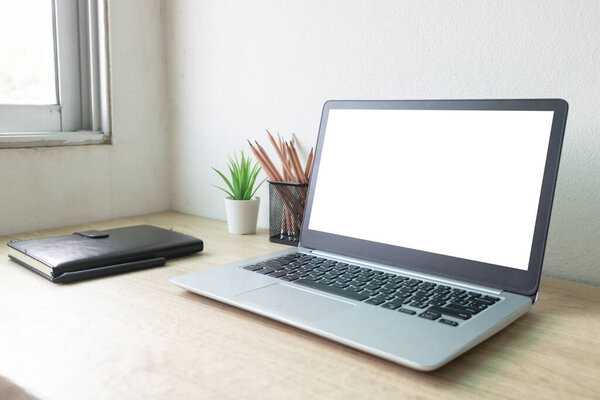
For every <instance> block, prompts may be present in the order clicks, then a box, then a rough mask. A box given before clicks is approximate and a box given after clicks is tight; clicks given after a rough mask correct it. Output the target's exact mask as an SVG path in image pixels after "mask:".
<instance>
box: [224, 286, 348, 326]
mask: <svg viewBox="0 0 600 400" xmlns="http://www.w3.org/2000/svg"><path fill="white" fill-rule="evenodd" d="M236 297H237V298H238V299H239V300H242V301H244V302H247V303H251V304H253V305H256V306H259V307H260V308H261V309H262V310H264V311H270V312H272V313H274V314H277V315H280V316H289V317H292V318H294V319H297V318H300V319H302V320H307V321H317V320H320V319H322V318H328V317H331V316H332V315H334V314H338V313H340V312H342V311H345V310H348V309H350V308H353V307H354V306H355V304H354V303H351V302H347V301H343V300H338V299H335V298H333V297H329V296H327V295H322V294H320V293H316V292H312V291H307V290H304V289H301V288H295V287H292V286H288V285H285V284H279V283H276V284H273V285H269V286H264V287H261V288H258V289H254V290H251V291H249V292H244V293H240V294H238V295H237V296H236Z"/></svg>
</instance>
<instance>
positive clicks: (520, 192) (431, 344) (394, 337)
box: [171, 99, 568, 371]
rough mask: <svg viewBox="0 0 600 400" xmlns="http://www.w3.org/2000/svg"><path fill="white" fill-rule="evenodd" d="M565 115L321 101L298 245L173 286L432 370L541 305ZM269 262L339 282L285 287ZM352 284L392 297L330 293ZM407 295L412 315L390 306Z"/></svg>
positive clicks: (529, 105) (520, 107)
mask: <svg viewBox="0 0 600 400" xmlns="http://www.w3.org/2000/svg"><path fill="white" fill-rule="evenodd" d="M567 107H568V106H567V103H566V102H565V101H564V100H560V99H527V100H420V101H406V100H401V101H328V102H326V103H325V105H324V107H323V113H322V117H321V125H320V129H319V137H318V142H317V146H316V151H315V161H314V162H315V164H314V167H313V172H312V176H311V180H310V184H309V189H308V196H307V201H306V209H305V215H304V221H303V226H302V232H301V236H300V244H299V246H298V247H297V248H287V249H284V250H281V251H279V252H276V253H272V254H267V255H263V256H260V257H256V258H252V259H247V260H242V261H238V262H234V263H230V264H226V265H220V266H216V267H213V268H210V269H206V270H201V271H197V272H193V273H190V274H185V275H181V276H177V277H174V278H172V279H171V282H172V283H174V284H176V285H178V286H180V287H182V288H185V289H187V290H189V291H192V292H194V293H197V294H200V295H203V296H206V297H210V298H212V299H215V300H218V301H221V302H224V303H227V304H231V305H234V306H236V307H239V308H243V309H245V310H248V311H252V312H254V313H257V314H261V315H264V316H267V317H269V318H272V319H275V320H278V321H281V322H283V323H286V324H289V325H292V326H295V327H298V328H300V329H303V330H306V331H309V332H312V333H314V334H317V335H320V336H323V337H326V338H329V339H331V340H334V341H336V342H340V343H343V344H345V345H348V346H351V347H353V348H356V349H359V350H362V351H365V352H367V353H371V354H374V355H376V356H379V357H382V358H385V359H387V360H390V361H393V362H396V363H399V364H402V365H405V366H408V367H411V368H415V369H419V370H424V371H429V370H434V369H436V368H438V367H440V366H442V365H444V364H445V363H447V362H448V361H450V360H452V359H453V358H455V357H457V356H458V355H460V354H461V353H463V352H465V351H467V350H468V349H470V348H472V347H473V346H475V345H476V344H478V343H480V342H482V341H483V340H485V339H486V338H488V337H490V336H492V335H493V334H494V333H496V332H498V331H499V330H501V329H502V328H504V327H505V326H507V325H508V324H510V323H511V322H513V321H514V320H516V319H517V318H519V317H520V316H521V315H523V314H525V313H526V312H527V311H528V310H529V309H530V308H531V306H532V304H533V302H534V301H535V298H536V296H537V290H538V286H539V277H540V273H541V267H542V260H543V255H544V248H545V243H546V236H547V231H548V225H549V221H550V213H551V206H552V199H553V195H554V187H555V183H556V176H557V172H558V162H559V157H560V150H561V146H562V139H563V134H564V127H565V122H566V115H567ZM273 259H277V260H280V261H281V260H285V261H284V262H283V263H284V264H285V263H289V265H287V266H286V267H285V268H288V267H289V266H290V265H292V264H293V265H295V266H296V267H297V268H302V267H303V266H311V265H312V267H311V268H316V269H313V270H312V271H313V272H315V271H318V272H319V274H321V273H323V274H325V272H323V271H326V270H327V271H329V272H327V273H326V274H332V276H334V278H333V280H331V279H328V280H327V282H334V283H331V284H329V285H328V286H327V287H326V286H325V284H319V283H318V282H319V281H321V282H325V280H324V278H323V277H324V276H328V275H320V276H316V275H317V274H316V273H315V274H312V273H311V270H310V268H308V267H307V271H304V270H303V272H306V273H305V274H303V275H301V272H297V273H296V272H293V271H292V272H293V273H294V274H296V275H294V277H293V278H294V279H292V278H289V280H286V279H285V278H286V275H285V274H284V273H280V274H275V273H273V274H271V273H270V272H269V271H266V272H268V273H269V274H267V275H264V274H263V273H264V272H265V270H267V269H268V268H271V267H270V265H275V264H273V262H272V261H269V260H273ZM280 261H278V262H280ZM264 263H266V264H264ZM312 263H315V264H312ZM260 265H263V266H265V267H264V269H261V267H260ZM267 265H269V267H267ZM315 265H317V266H318V268H317V267H315ZM296 267H294V268H296ZM273 268H277V267H273ZM281 268H283V267H281ZM331 268H333V269H334V270H333V271H332V270H331ZM335 268H340V269H341V270H340V271H337V272H336V271H335ZM349 269H352V271H353V272H354V271H356V272H357V273H363V274H364V275H368V277H367V279H368V278H369V277H382V276H383V277H385V280H384V279H383V278H374V279H378V280H379V281H378V282H382V281H383V282H387V283H388V290H386V291H385V293H383V292H384V291H383V289H373V290H374V291H377V290H379V291H377V292H376V293H375V292H371V293H370V294H369V295H365V296H368V297H364V296H354V295H353V294H352V293H351V292H350V290H351V288H352V285H351V282H354V280H355V279H356V278H352V281H351V282H349V283H348V285H350V286H345V288H344V287H341V288H340V287H335V288H334V287H332V285H334V284H335V282H336V281H335V279H336V278H335V276H336V275H335V274H336V273H337V274H342V275H337V277H338V278H340V279H341V277H343V276H345V275H348V274H346V272H348V271H349ZM260 271H262V272H263V273H260ZM279 271H283V272H286V270H285V269H280V270H279ZM344 271H346V272H344ZM257 272H258V273H257ZM292 272H290V273H289V274H288V275H287V276H288V277H289V276H291V274H292ZM270 275H273V276H270ZM355 276H356V275H355ZM311 278H314V279H312V280H311ZM315 282H316V283H315ZM370 282H375V280H373V281H370ZM392 283H394V284H392ZM344 285H346V284H345V283H344V284H343V285H338V286H344ZM394 285H395V286H394ZM410 285H413V286H410ZM370 287H373V286H370ZM390 288H391V289H390ZM357 290H358V289H357ZM360 290H362V289H360ZM369 290H371V289H369ZM396 290H397V291H396ZM410 290H412V292H411V293H409V294H406V293H407V292H410ZM426 290H429V292H428V293H429V295H428V296H429V297H427V295H421V297H420V298H419V299H420V300H419V301H418V302H417V301H413V300H411V299H412V298H411V297H410V296H413V295H414V296H416V294H419V293H425V291H426ZM400 292H402V296H404V297H402V298H401V300H402V299H406V296H408V300H404V301H403V302H400V301H396V300H398V297H400V294H399V293H400ZM359 293H369V291H368V290H366V289H365V290H364V291H360V292H359ZM415 293H416V294H415ZM394 296H396V297H394ZM423 296H425V297H423ZM363 297H364V298H363ZM383 298H385V300H383V301H380V300H381V299H383ZM415 298H416V297H415ZM394 302H395V303H394ZM392 303H394V304H392ZM477 305H480V306H481V307H480V308H477V309H476V307H477ZM474 307H475V308H474ZM465 310H466V311H465Z"/></svg>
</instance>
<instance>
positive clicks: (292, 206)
mask: <svg viewBox="0 0 600 400" xmlns="http://www.w3.org/2000/svg"><path fill="white" fill-rule="evenodd" d="M268 182H269V240H270V241H271V242H276V243H282V244H288V245H291V246H297V245H298V240H299V239H300V228H301V227H302V218H303V217H304V206H305V204H306V193H307V190H308V183H292V182H276V181H268Z"/></svg>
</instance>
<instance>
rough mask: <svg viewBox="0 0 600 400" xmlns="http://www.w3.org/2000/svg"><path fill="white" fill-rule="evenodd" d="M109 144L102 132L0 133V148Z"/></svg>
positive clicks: (108, 137)
mask: <svg viewBox="0 0 600 400" xmlns="http://www.w3.org/2000/svg"><path fill="white" fill-rule="evenodd" d="M89 144H110V136H109V135H108V134H105V133H102V132H90V131H79V132H50V133H39V132H36V133H0V149H17V148H26V147H57V146H82V145H89Z"/></svg>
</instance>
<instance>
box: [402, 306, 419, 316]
mask: <svg viewBox="0 0 600 400" xmlns="http://www.w3.org/2000/svg"><path fill="white" fill-rule="evenodd" d="M398 311H400V312H401V313H404V314H409V315H415V314H416V313H417V312H416V311H413V310H409V309H408V308H402V307H401V308H399V309H398Z"/></svg>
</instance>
